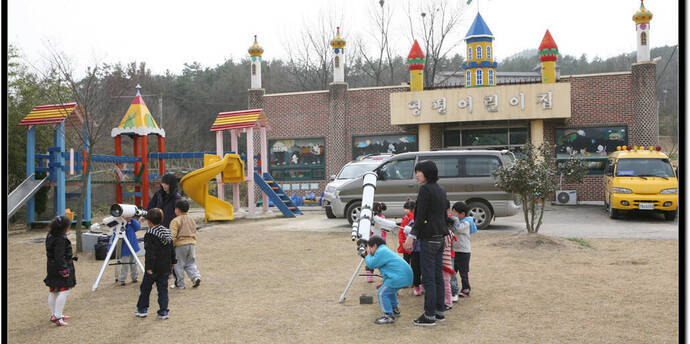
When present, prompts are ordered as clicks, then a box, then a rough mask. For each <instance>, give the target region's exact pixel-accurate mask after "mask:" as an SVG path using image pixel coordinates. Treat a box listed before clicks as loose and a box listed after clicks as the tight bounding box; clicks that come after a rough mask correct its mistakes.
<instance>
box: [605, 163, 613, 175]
mask: <svg viewBox="0 0 690 344" xmlns="http://www.w3.org/2000/svg"><path fill="white" fill-rule="evenodd" d="M606 175H607V176H609V177H612V176H613V165H608V166H606Z"/></svg>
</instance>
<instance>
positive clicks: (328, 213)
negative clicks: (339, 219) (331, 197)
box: [326, 207, 336, 219]
mask: <svg viewBox="0 0 690 344" xmlns="http://www.w3.org/2000/svg"><path fill="white" fill-rule="evenodd" d="M326 217H327V218H329V219H335V218H336V216H335V214H333V209H331V207H326Z"/></svg>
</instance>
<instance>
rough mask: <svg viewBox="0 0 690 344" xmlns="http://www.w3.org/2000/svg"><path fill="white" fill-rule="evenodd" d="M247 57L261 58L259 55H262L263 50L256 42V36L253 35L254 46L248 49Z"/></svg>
mask: <svg viewBox="0 0 690 344" xmlns="http://www.w3.org/2000/svg"><path fill="white" fill-rule="evenodd" d="M248 51H249V56H251V57H252V58H253V57H256V56H258V57H261V55H262V54H263V53H264V48H262V47H261V46H260V45H259V43H258V42H257V41H256V35H254V44H252V46H251V47H249V50H248ZM252 60H253V59H252Z"/></svg>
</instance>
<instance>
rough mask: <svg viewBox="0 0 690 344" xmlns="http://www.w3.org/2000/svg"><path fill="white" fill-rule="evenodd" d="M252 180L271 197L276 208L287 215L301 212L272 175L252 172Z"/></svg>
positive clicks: (291, 215) (290, 215) (292, 215)
mask: <svg viewBox="0 0 690 344" xmlns="http://www.w3.org/2000/svg"><path fill="white" fill-rule="evenodd" d="M254 182H256V185H258V186H259V187H260V188H261V191H263V192H264V193H265V194H266V195H267V196H268V198H270V199H271V201H272V202H273V204H275V206H276V207H278V209H280V211H281V212H282V213H283V215H285V216H287V217H295V214H300V215H301V214H302V211H300V210H299V208H297V206H296V205H295V204H294V203H292V200H290V197H288V195H286V194H285V192H283V189H282V188H281V187H280V186H279V185H278V183H276V181H275V179H273V176H271V175H270V174H269V173H264V175H263V177H262V176H261V175H260V174H258V173H256V172H254Z"/></svg>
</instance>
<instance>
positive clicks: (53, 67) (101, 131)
mask: <svg viewBox="0 0 690 344" xmlns="http://www.w3.org/2000/svg"><path fill="white" fill-rule="evenodd" d="M49 54H50V56H49V57H48V59H49V61H48V63H49V71H48V74H51V75H57V76H58V79H57V81H56V82H57V83H58V84H59V86H61V87H56V88H57V89H58V90H65V91H63V92H59V93H58V94H57V95H56V98H57V99H56V103H60V104H64V103H69V102H76V103H77V106H76V107H75V114H76V117H75V116H68V117H67V119H66V121H67V123H66V125H65V128H66V131H67V129H68V128H71V129H73V130H72V131H71V132H70V133H69V134H70V135H67V133H66V135H65V137H66V139H71V140H75V141H77V142H76V143H77V144H80V145H82V146H83V147H85V149H86V151H87V152H86V159H85V163H86V171H85V173H84V174H83V178H82V181H81V182H82V185H81V195H80V197H79V207H81V209H80V210H81V211H80V212H78V213H79V214H82V216H83V214H84V211H85V209H84V200H85V198H86V191H87V183H88V181H89V180H88V178H87V176H89V175H90V173H91V170H92V156H93V154H94V149H93V147H94V145H95V144H96V143H98V142H99V141H100V140H101V138H102V137H103V136H104V135H105V134H107V133H108V128H110V127H111V126H112V125H113V124H112V121H110V119H112V118H116V117H115V116H116V115H117V113H118V112H119V110H121V109H119V108H117V107H116V106H114V105H116V101H115V99H116V98H114V97H113V96H117V95H122V92H123V91H124V89H122V88H120V87H113V86H115V85H111V84H110V83H109V82H108V81H107V78H106V76H107V75H108V71H109V69H108V67H107V66H99V65H97V64H94V65H93V66H89V67H87V68H86V71H85V73H84V76H83V77H81V78H77V77H76V76H75V72H74V70H73V67H72V64H71V61H70V60H69V59H68V58H67V56H66V55H65V54H64V53H61V52H58V51H57V50H55V49H54V48H53V49H49ZM76 237H77V252H81V251H82V241H81V226H77V228H76Z"/></svg>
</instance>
